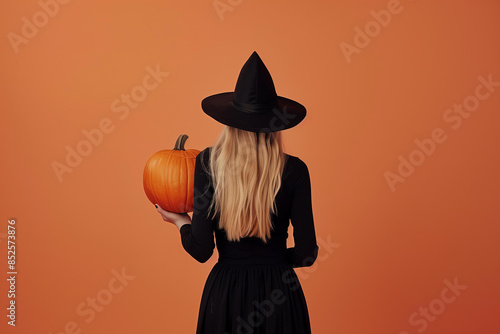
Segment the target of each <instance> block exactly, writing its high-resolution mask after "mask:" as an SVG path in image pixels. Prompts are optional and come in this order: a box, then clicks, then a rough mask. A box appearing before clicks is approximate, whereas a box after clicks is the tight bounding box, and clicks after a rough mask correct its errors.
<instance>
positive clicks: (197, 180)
mask: <svg viewBox="0 0 500 334" xmlns="http://www.w3.org/2000/svg"><path fill="white" fill-rule="evenodd" d="M208 153H209V152H208V149H205V150H203V151H201V152H200V153H199V154H198V155H197V156H196V163H195V171H194V203H193V206H194V207H193V215H192V218H191V224H185V225H183V226H182V227H181V228H180V234H181V242H182V246H183V247H184V249H185V250H186V252H188V253H189V254H190V255H191V256H192V257H193V258H194V259H196V260H197V261H198V262H201V263H204V262H206V261H207V260H208V259H210V257H211V256H212V254H213V251H214V248H215V242H214V220H212V219H210V218H207V214H208V207H209V205H210V200H211V198H212V195H213V190H211V189H213V188H212V187H211V186H210V179H209V175H207V173H206V172H205V171H204V170H203V167H202V163H204V164H205V165H206V161H207V160H206V159H205V158H206V157H207V156H208Z"/></svg>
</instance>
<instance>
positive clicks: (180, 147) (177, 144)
mask: <svg viewBox="0 0 500 334" xmlns="http://www.w3.org/2000/svg"><path fill="white" fill-rule="evenodd" d="M188 138H189V136H188V135H180V136H179V138H177V141H176V142H175V147H174V150H180V151H185V149H184V144H185V143H186V140H187V139H188Z"/></svg>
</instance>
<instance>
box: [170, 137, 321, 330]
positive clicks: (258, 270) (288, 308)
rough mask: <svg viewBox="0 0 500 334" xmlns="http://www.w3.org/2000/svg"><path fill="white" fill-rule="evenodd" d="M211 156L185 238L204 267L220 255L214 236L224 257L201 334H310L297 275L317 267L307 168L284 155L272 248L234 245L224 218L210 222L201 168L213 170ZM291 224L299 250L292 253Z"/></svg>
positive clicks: (249, 241)
mask: <svg viewBox="0 0 500 334" xmlns="http://www.w3.org/2000/svg"><path fill="white" fill-rule="evenodd" d="M210 149H211V148H210V147H207V148H206V149H204V150H203V151H202V152H200V154H199V155H198V156H197V158H196V165H195V179H194V187H195V192H194V199H195V200H194V211H193V218H192V224H191V225H184V226H183V227H182V228H181V230H180V232H181V237H182V244H183V247H184V248H185V249H186V251H187V252H188V253H189V254H191V255H192V256H193V257H194V258H195V259H197V260H198V261H200V262H205V261H206V260H208V259H209V258H210V257H211V255H212V254H213V249H214V247H215V243H214V237H213V235H214V234H215V239H216V245H217V249H218V252H219V259H218V262H217V263H216V264H215V266H214V267H213V269H212V271H211V272H210V275H209V277H208V278H207V282H206V285H205V288H204V292H203V295H202V300H201V304H200V313H199V317H198V330H197V333H218V334H219V333H309V332H310V324H309V316H308V312H307V304H306V301H305V297H304V294H303V292H302V289H301V286H300V282H299V280H298V278H297V276H296V274H295V272H294V270H293V269H292V268H294V267H303V266H310V265H312V264H313V263H314V261H315V259H316V257H317V253H318V246H317V244H316V237H315V230H314V221H313V214H312V201H311V183H310V177H309V172H308V168H307V165H306V164H305V163H304V162H303V161H302V160H301V159H299V158H298V157H295V156H291V155H288V154H286V155H285V156H286V163H285V166H284V169H283V174H282V183H281V187H280V189H279V191H278V193H277V195H276V198H275V201H276V208H277V211H276V214H273V215H272V219H271V220H272V224H273V229H272V231H271V237H270V239H269V240H268V241H267V243H264V241H263V240H262V239H260V238H257V237H244V238H241V239H240V240H239V241H229V240H228V238H227V237H226V233H225V231H224V230H223V229H220V228H219V227H218V215H217V216H216V217H215V218H214V219H211V218H209V217H210V215H208V207H209V203H210V201H211V199H212V197H213V194H214V188H213V183H212V179H211V176H210V175H209V174H207V172H206V170H207V168H203V167H202V164H203V165H204V166H208V165H209V163H210V161H209V157H210V154H209V152H210ZM290 220H291V223H292V225H293V235H294V243H295V246H294V247H292V248H288V249H287V237H288V233H287V231H288V226H289V223H290Z"/></svg>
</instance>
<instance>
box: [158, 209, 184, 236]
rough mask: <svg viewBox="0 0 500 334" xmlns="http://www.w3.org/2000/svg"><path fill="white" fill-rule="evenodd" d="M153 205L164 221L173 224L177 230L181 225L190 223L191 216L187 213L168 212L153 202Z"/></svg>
mask: <svg viewBox="0 0 500 334" xmlns="http://www.w3.org/2000/svg"><path fill="white" fill-rule="evenodd" d="M155 207H156V210H158V212H159V213H160V215H161V217H162V218H163V220H164V221H166V222H169V223H172V224H174V225H175V226H177V228H178V229H179V230H180V229H181V227H182V225H185V224H191V217H189V215H188V214H187V213H176V212H170V211H167V210H164V209H163V208H162V207H161V206H159V205H158V204H155Z"/></svg>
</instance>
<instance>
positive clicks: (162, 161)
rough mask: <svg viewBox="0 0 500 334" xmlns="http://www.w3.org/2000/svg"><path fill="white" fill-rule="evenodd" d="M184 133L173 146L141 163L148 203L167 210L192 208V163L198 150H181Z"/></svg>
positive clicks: (174, 210)
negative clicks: (143, 163)
mask: <svg viewBox="0 0 500 334" xmlns="http://www.w3.org/2000/svg"><path fill="white" fill-rule="evenodd" d="M187 139H188V135H180V136H179V138H177V141H176V142H175V147H174V149H173V150H162V151H158V152H156V153H155V154H153V155H152V156H151V158H149V160H148V161H147V162H146V166H145V167H144V173H143V185H144V191H145V192H146V196H147V197H148V199H149V200H150V201H151V203H153V204H155V203H158V204H159V205H160V206H161V207H162V208H163V209H165V210H167V211H171V212H177V213H185V212H191V211H193V198H194V167H195V163H196V156H197V155H198V154H199V153H200V151H198V150H194V149H190V150H185V149H184V144H185V142H186V140H187Z"/></svg>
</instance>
